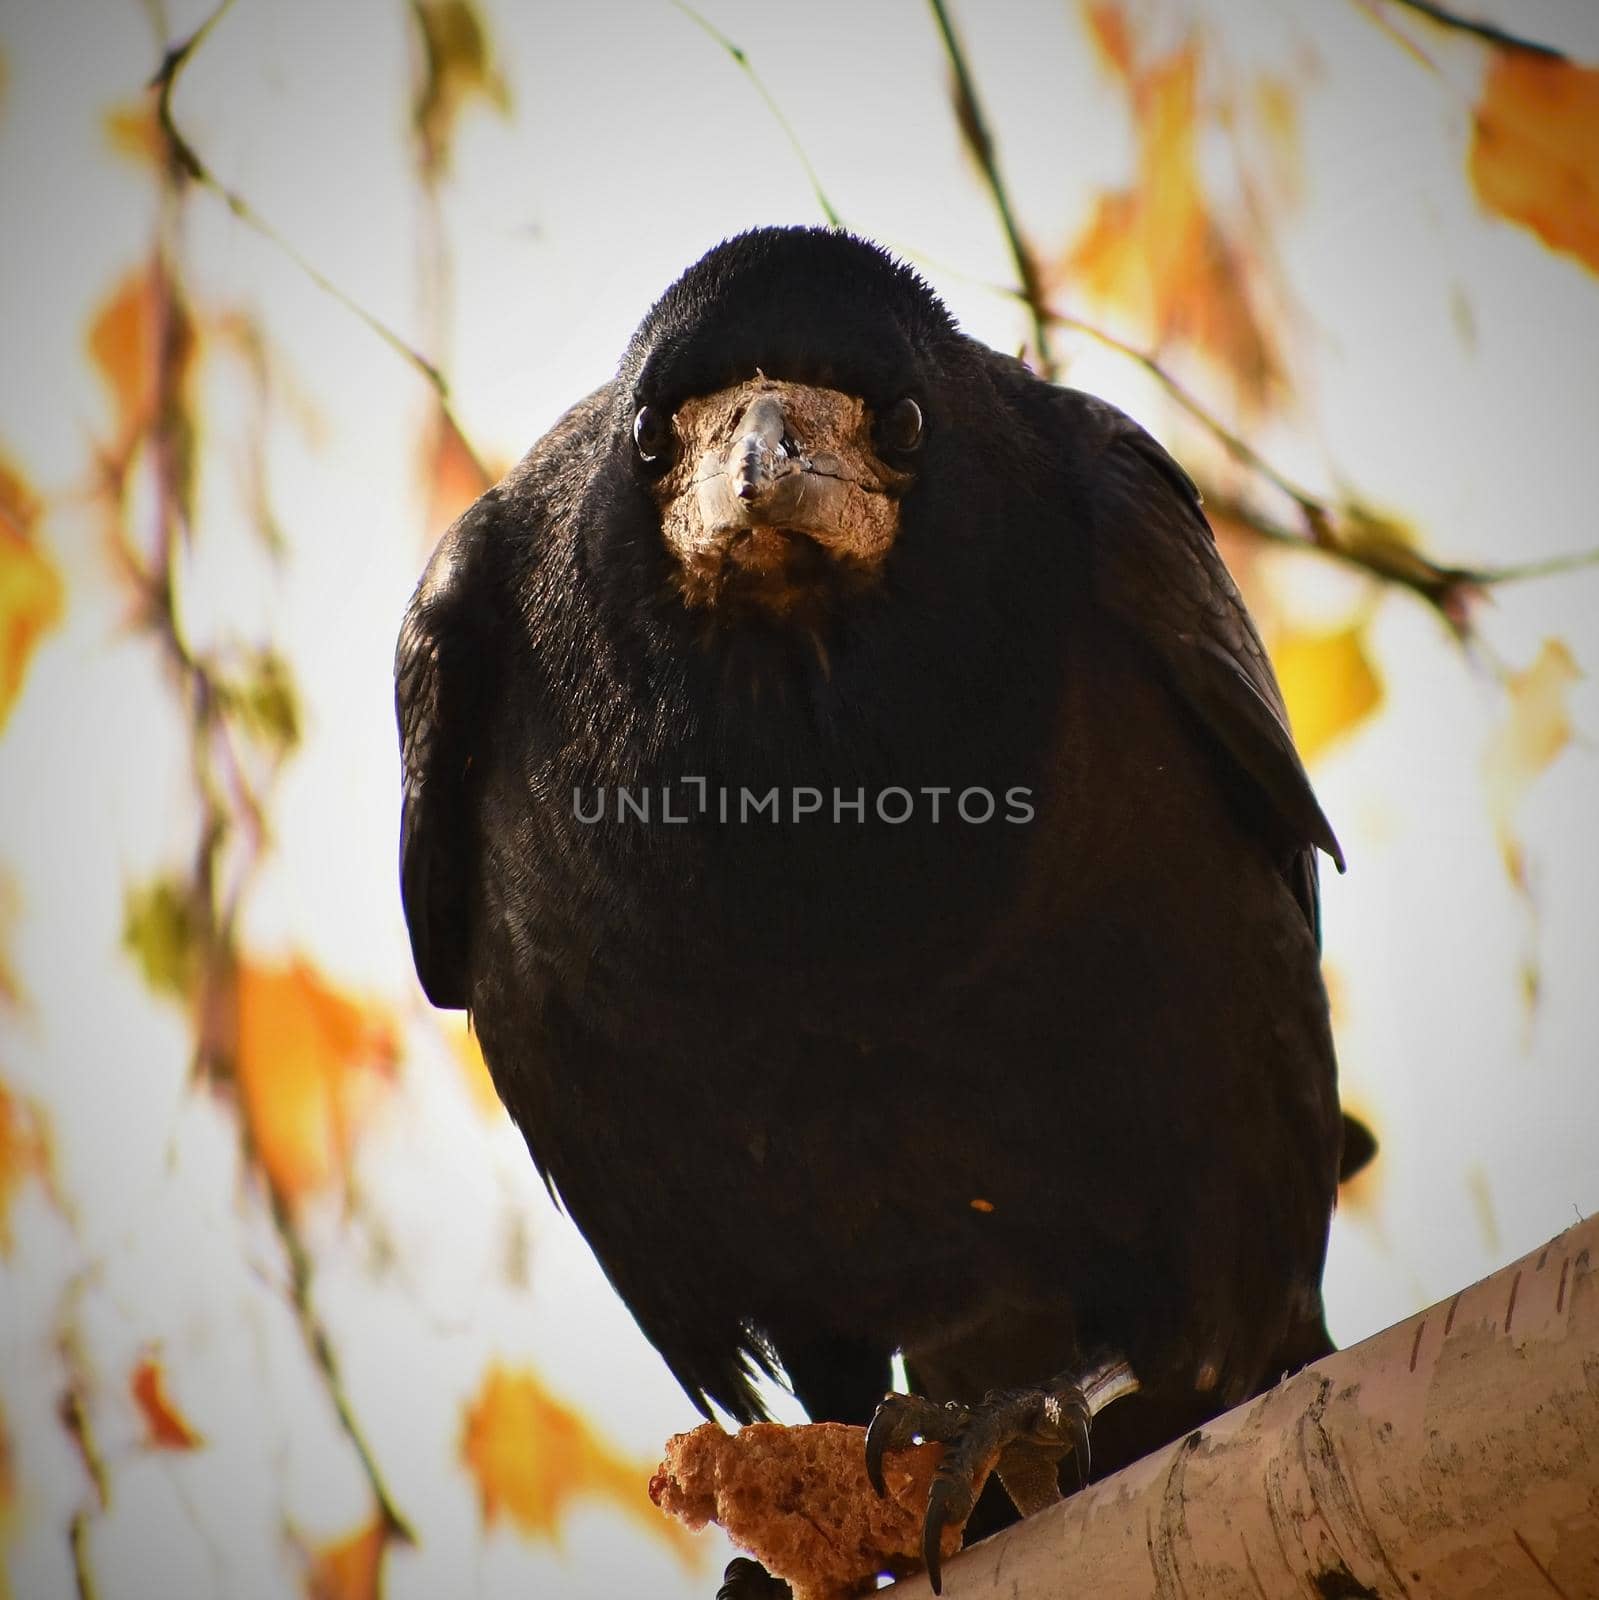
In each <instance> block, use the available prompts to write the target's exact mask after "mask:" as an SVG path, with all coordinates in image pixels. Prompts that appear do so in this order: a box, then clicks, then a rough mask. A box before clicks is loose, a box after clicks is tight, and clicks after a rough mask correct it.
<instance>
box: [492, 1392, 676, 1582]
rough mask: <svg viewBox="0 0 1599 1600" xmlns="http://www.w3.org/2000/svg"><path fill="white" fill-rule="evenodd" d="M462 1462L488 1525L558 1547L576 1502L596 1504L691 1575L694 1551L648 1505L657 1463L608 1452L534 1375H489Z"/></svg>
mask: <svg viewBox="0 0 1599 1600" xmlns="http://www.w3.org/2000/svg"><path fill="white" fill-rule="evenodd" d="M461 1457H462V1460H463V1461H464V1462H465V1464H466V1467H467V1470H468V1471H469V1472H470V1473H471V1474H472V1477H473V1480H474V1481H475V1482H476V1484H477V1491H478V1504H479V1507H480V1509H481V1512H482V1517H483V1521H484V1523H485V1525H492V1524H493V1523H495V1522H496V1521H498V1520H499V1518H500V1517H502V1516H504V1517H508V1518H509V1519H510V1521H511V1522H512V1523H513V1524H514V1525H515V1526H516V1527H517V1528H518V1529H520V1530H521V1531H522V1532H523V1533H524V1534H526V1535H528V1536H529V1537H530V1538H535V1539H546V1540H548V1541H549V1542H550V1543H552V1544H556V1545H559V1543H560V1536H561V1524H562V1521H563V1519H564V1518H565V1516H566V1514H567V1512H568V1511H569V1509H570V1508H571V1506H572V1504H573V1503H574V1502H575V1501H578V1500H601V1501H605V1502H608V1503H609V1504H611V1505H613V1506H615V1507H617V1508H618V1509H619V1510H621V1511H622V1512H624V1513H625V1514H626V1515H628V1516H630V1517H632V1518H633V1519H634V1520H635V1521H637V1522H638V1523H639V1525H640V1526H641V1527H643V1528H644V1529H645V1530H646V1531H648V1532H649V1533H650V1534H651V1535H652V1536H654V1537H655V1538H657V1539H659V1540H661V1541H662V1542H664V1543H665V1544H667V1545H669V1546H670V1547H671V1548H672V1549H673V1550H675V1551H676V1552H677V1554H678V1555H679V1556H680V1557H681V1559H682V1560H683V1562H684V1564H685V1565H686V1566H688V1567H690V1568H691V1569H692V1568H694V1567H697V1566H698V1565H699V1554H698V1547H697V1546H696V1545H695V1544H694V1543H693V1539H692V1535H690V1534H689V1532H688V1530H687V1529H686V1528H684V1527H682V1526H681V1525H680V1524H678V1523H675V1522H669V1521H667V1520H666V1519H665V1518H663V1517H662V1516H661V1514H660V1513H659V1512H658V1511H657V1510H656V1509H655V1507H654V1506H653V1505H652V1504H651V1502H650V1498H649V1481H650V1477H651V1474H652V1473H653V1472H654V1470H655V1468H654V1463H652V1462H646V1461H631V1460H629V1459H628V1458H627V1457H625V1456H623V1455H621V1454H620V1453H619V1452H618V1451H616V1450H615V1449H613V1448H612V1447H611V1446H610V1445H608V1444H606V1443H605V1441H604V1440H603V1439H601V1438H600V1437H599V1436H598V1435H597V1434H596V1433H595V1432H594V1431H593V1429H592V1428H591V1427H590V1426H589V1424H588V1423H587V1422H586V1421H585V1420H584V1419H583V1417H582V1416H581V1415H580V1414H579V1413H578V1412H577V1411H575V1410H573V1409H572V1407H570V1406H567V1405H563V1404H562V1402H561V1401H559V1400H557V1399H556V1398H555V1396H554V1395H552V1394H551V1393H550V1392H549V1391H548V1390H547V1389H546V1388H545V1387H544V1386H543V1384H542V1383H540V1382H539V1380H538V1378H537V1377H535V1376H534V1375H533V1373H532V1372H530V1371H528V1370H527V1369H525V1368H523V1369H521V1370H519V1371H509V1370H507V1369H506V1368H503V1367H500V1366H498V1365H496V1366H492V1367H490V1369H489V1371H488V1374H487V1376H486V1377H485V1378H484V1381H483V1385H482V1387H481V1388H480V1389H479V1390H478V1393H477V1398H476V1399H475V1400H473V1401H472V1402H471V1404H470V1405H469V1406H468V1407H467V1412H466V1424H465V1427H464V1429H463V1432H462V1438H461Z"/></svg>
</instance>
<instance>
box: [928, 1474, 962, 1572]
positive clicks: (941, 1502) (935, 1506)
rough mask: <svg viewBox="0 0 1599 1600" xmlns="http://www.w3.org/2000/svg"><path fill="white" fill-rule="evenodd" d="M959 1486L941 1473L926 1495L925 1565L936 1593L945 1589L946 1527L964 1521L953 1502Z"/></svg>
mask: <svg viewBox="0 0 1599 1600" xmlns="http://www.w3.org/2000/svg"><path fill="white" fill-rule="evenodd" d="M957 1488H958V1486H957V1484H956V1482H955V1480H954V1479H952V1478H946V1477H943V1476H942V1475H941V1476H939V1477H936V1478H934V1479H933V1487H932V1489H931V1490H930V1491H929V1492H928V1496H927V1515H926V1517H925V1518H924V1519H923V1521H922V1565H923V1566H924V1567H926V1568H927V1581H928V1583H930V1584H931V1585H932V1588H933V1593H934V1594H942V1593H943V1592H944V1590H943V1581H944V1574H943V1565H944V1529H945V1528H947V1527H948V1526H949V1525H950V1523H952V1522H959V1521H964V1520H965V1519H964V1518H962V1517H957V1516H956V1515H955V1514H954V1513H955V1508H954V1506H952V1505H951V1504H950V1502H951V1501H952V1500H954V1499H955V1497H956V1493H957ZM968 1498H969V1497H968Z"/></svg>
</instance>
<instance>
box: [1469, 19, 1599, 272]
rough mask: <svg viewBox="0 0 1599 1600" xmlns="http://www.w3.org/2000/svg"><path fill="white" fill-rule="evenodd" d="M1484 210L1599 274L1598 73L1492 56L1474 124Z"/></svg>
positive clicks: (1514, 53) (1518, 54) (1516, 54)
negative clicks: (1490, 210)
mask: <svg viewBox="0 0 1599 1600" xmlns="http://www.w3.org/2000/svg"><path fill="white" fill-rule="evenodd" d="M1471 181H1472V182H1473V183H1474V184H1475V185H1476V187H1477V193H1478V195H1479V196H1481V198H1482V202H1483V204H1484V205H1486V206H1488V207H1490V208H1491V209H1492V210H1494V211H1497V212H1498V213H1499V214H1500V215H1501V216H1505V217H1508V218H1509V219H1510V220H1511V221H1512V222H1519V223H1520V224H1521V225H1522V226H1523V227H1526V228H1531V229H1532V231H1533V232H1534V233H1536V234H1537V235H1538V237H1539V238H1540V239H1542V240H1543V242H1544V243H1545V244H1546V245H1548V246H1549V248H1550V249H1551V250H1560V251H1564V252H1565V253H1566V254H1568V255H1572V256H1575V257H1576V258H1577V260H1579V261H1581V262H1582V264H1583V265H1584V266H1585V267H1587V268H1588V270H1589V271H1590V272H1596V273H1599V67H1580V66H1576V65H1574V64H1573V63H1571V62H1569V61H1563V60H1559V59H1557V58H1552V57H1550V56H1546V55H1541V54H1537V53H1535V52H1533V51H1530V50H1499V51H1496V52H1495V54H1494V58H1493V62H1492V65H1491V66H1490V67H1489V69H1488V79H1487V82H1486V84H1485V85H1484V86H1483V92H1482V100H1481V101H1480V103H1479V104H1478V106H1477V112H1476V117H1475V119H1474V121H1473V136H1472V143H1471Z"/></svg>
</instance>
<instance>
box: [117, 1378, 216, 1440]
mask: <svg viewBox="0 0 1599 1600" xmlns="http://www.w3.org/2000/svg"><path fill="white" fill-rule="evenodd" d="M128 1387H129V1388H130V1389H131V1390H132V1391H133V1401H134V1404H135V1405H137V1406H138V1408H139V1415H140V1416H141V1417H143V1418H144V1442H145V1447H146V1448H147V1449H150V1450H198V1449H199V1448H200V1446H201V1445H203V1444H204V1443H205V1440H204V1439H203V1438H201V1436H200V1435H199V1434H198V1433H196V1432H195V1430H194V1429H193V1428H192V1427H191V1426H190V1425H189V1421H188V1418H186V1417H185V1416H184V1415H183V1413H182V1412H181V1411H180V1410H178V1408H177V1406H176V1404H175V1403H174V1402H173V1400H172V1397H171V1395H169V1394H168V1393H167V1374H166V1368H165V1367H163V1366H162V1365H161V1363H160V1362H159V1361H158V1360H157V1359H156V1358H155V1357H154V1356H145V1357H144V1359H143V1360H141V1361H140V1362H139V1364H138V1365H137V1366H136V1367H135V1368H134V1369H133V1376H132V1377H131V1378H130V1379H129V1382H128Z"/></svg>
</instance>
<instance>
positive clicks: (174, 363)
mask: <svg viewBox="0 0 1599 1600" xmlns="http://www.w3.org/2000/svg"><path fill="white" fill-rule="evenodd" d="M88 338H89V355H90V358H91V359H92V360H93V362H94V365H95V368H96V369H97V370H98V372H99V374H100V376H101V378H102V379H103V380H104V382H105V385H106V387H107V388H108V389H109V390H110V392H111V399H112V405H113V408H114V410H115V412H116V419H117V433H116V441H115V443H114V445H113V446H112V451H111V455H112V460H113V464H115V465H122V464H125V462H126V458H127V456H128V454H129V452H130V451H131V450H132V448H133V446H134V444H135V443H136V442H137V441H138V439H139V438H140V436H141V435H142V434H144V433H145V432H146V431H147V430H148V429H149V428H150V427H151V426H153V425H154V424H155V422H156V421H157V420H159V419H158V410H159V406H160V403H161V398H162V396H161V375H162V368H163V365H164V366H165V367H166V368H167V370H168V372H169V374H170V382H171V385H172V388H173V390H174V391H175V390H176V389H177V388H179V387H181V385H182V384H183V382H184V380H185V378H186V377H187V375H188V372H189V369H190V366H191V365H192V361H193V356H194V351H195V331H194V325H193V322H192V320H191V319H190V317H189V314H188V310H187V308H186V307H185V305H184V303H183V300H182V298H181V297H180V296H179V294H178V292H177V288H176V285H175V284H173V282H172V280H171V277H170V276H169V274H168V273H167V270H166V268H165V266H164V265H163V264H162V262H161V260H160V259H159V257H157V258H155V259H152V260H151V261H150V262H149V263H147V264H146V265H145V266H143V267H139V268H136V269H135V270H134V271H132V272H130V273H128V274H127V275H126V276H125V277H124V278H123V279H122V281H121V282H120V283H119V284H118V285H117V286H116V288H115V289H114V290H112V292H111V293H110V294H109V295H108V296H107V297H106V299H105V300H104V301H102V302H101V305H100V308H99V310H98V311H96V312H95V315H94V318H93V320H92V321H91V322H90V324H89V335H88ZM169 420H174V419H169ZM180 442H181V441H180Z"/></svg>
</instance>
